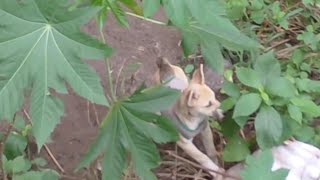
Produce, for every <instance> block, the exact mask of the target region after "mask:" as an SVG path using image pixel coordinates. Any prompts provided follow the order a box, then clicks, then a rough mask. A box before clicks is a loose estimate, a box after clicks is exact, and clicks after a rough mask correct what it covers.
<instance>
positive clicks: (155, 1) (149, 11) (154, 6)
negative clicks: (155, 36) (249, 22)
mask: <svg viewBox="0 0 320 180" xmlns="http://www.w3.org/2000/svg"><path fill="white" fill-rule="evenodd" d="M142 4H143V15H144V16H145V17H150V16H152V15H153V14H154V13H155V12H156V11H157V10H158V8H159V6H160V0H143V1H142Z"/></svg>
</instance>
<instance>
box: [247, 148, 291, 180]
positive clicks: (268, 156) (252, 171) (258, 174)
mask: <svg viewBox="0 0 320 180" xmlns="http://www.w3.org/2000/svg"><path fill="white" fill-rule="evenodd" d="M272 165H273V158H272V152H271V150H265V151H263V152H260V153H259V154H258V155H257V156H256V157H254V156H249V157H248V158H247V159H246V167H245V169H244V170H243V171H242V173H241V177H242V178H243V179H245V180H267V179H277V180H285V179H286V177H287V175H288V172H289V171H288V170H286V169H279V170H276V171H273V172H272V171H271V168H272Z"/></svg>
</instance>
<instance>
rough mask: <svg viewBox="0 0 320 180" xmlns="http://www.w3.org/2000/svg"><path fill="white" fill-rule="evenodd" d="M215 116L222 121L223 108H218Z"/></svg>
mask: <svg viewBox="0 0 320 180" xmlns="http://www.w3.org/2000/svg"><path fill="white" fill-rule="evenodd" d="M213 117H214V118H215V119H218V120H219V121H221V120H222V119H223V118H224V115H223V111H222V109H217V110H216V111H215V112H214V113H213Z"/></svg>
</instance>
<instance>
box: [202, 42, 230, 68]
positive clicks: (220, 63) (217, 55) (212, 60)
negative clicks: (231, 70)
mask: <svg viewBox="0 0 320 180" xmlns="http://www.w3.org/2000/svg"><path fill="white" fill-rule="evenodd" d="M201 52H202V54H203V57H204V60H205V61H206V63H208V64H209V66H210V67H211V68H212V69H214V70H216V71H217V72H218V73H219V74H222V73H223V69H224V58H223V56H222V54H221V51H220V46H219V44H217V43H214V41H211V42H210V43H209V42H208V39H207V40H205V43H203V45H202V46H201Z"/></svg>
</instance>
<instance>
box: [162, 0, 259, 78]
mask: <svg viewBox="0 0 320 180" xmlns="http://www.w3.org/2000/svg"><path fill="white" fill-rule="evenodd" d="M162 2H163V6H164V9H165V12H166V15H167V17H168V18H169V20H170V21H171V22H172V23H173V24H174V25H175V26H177V27H178V28H179V29H180V30H181V31H182V34H183V43H184V44H183V45H184V46H183V48H188V49H187V50H184V51H185V52H187V53H185V54H186V55H188V54H189V53H193V52H194V47H197V45H200V47H201V50H202V53H203V55H204V59H205V60H206V62H207V63H208V64H209V65H210V66H211V68H213V69H215V70H218V72H220V73H221V72H222V70H223V57H222V54H221V52H220V47H227V48H230V49H232V50H244V49H246V50H254V49H256V48H257V47H258V43H257V42H255V41H254V40H252V39H250V38H248V37H247V36H245V35H244V34H242V33H241V32H240V31H239V30H238V29H237V28H236V27H235V26H234V25H233V24H232V23H231V21H230V20H228V19H227V18H225V15H226V13H225V7H224V5H223V4H221V3H220V1H211V0H199V1H194V0H174V1H172V0H163V1H162ZM188 35H192V39H191V38H190V37H189V36H188ZM191 47H192V48H191ZM190 49H191V50H192V51H191V50H190Z"/></svg>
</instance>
